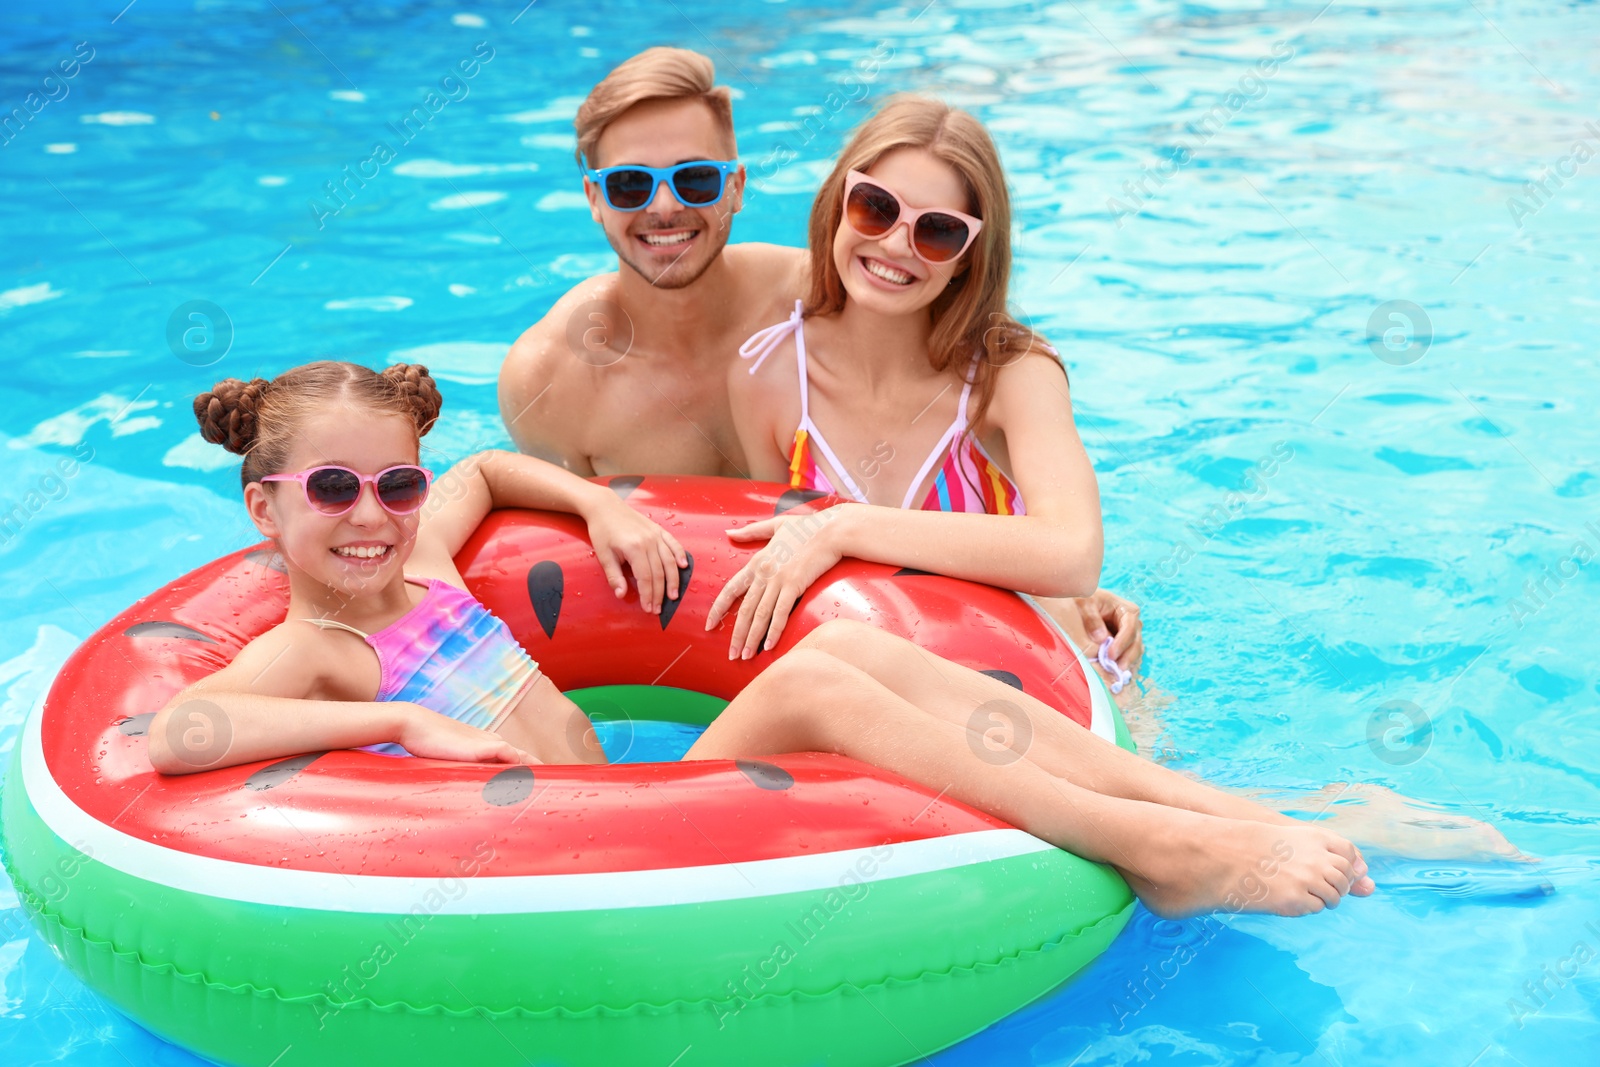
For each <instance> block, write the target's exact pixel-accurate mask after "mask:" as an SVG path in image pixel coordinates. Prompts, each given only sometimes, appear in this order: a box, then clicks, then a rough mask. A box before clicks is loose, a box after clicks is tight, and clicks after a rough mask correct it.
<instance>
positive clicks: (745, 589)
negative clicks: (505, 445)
mask: <svg viewBox="0 0 1600 1067" xmlns="http://www.w3.org/2000/svg"><path fill="white" fill-rule="evenodd" d="M1010 233H1011V211H1010V203H1009V199H1008V197H1007V195H1006V187H1005V177H1004V174H1003V172H1002V170H1001V166H1000V158H999V153H998V152H997V151H996V149H995V146H994V143H993V141H991V140H990V138H989V135H988V133H987V132H986V131H985V130H984V128H983V126H982V125H981V124H980V123H979V122H978V121H977V120H976V119H975V118H973V117H972V116H971V115H969V114H967V113H966V112H964V111H960V110H957V109H954V108H951V107H949V106H947V105H945V104H943V103H941V102H939V101H937V100H933V99H929V98H926V97H919V96H914V95H909V94H902V95H898V96H895V97H893V98H892V99H890V100H889V101H888V103H886V104H885V105H884V107H883V108H882V109H881V110H880V111H878V112H877V113H876V114H875V115H873V116H872V117H871V118H869V119H868V120H867V121H866V122H865V123H864V124H863V125H862V126H861V128H860V129H859V130H858V131H857V132H856V134H855V136H854V137H852V138H851V140H850V143H849V144H848V145H846V146H845V148H844V151H843V152H842V153H841V154H840V157H839V160H838V162H837V163H836V164H835V165H834V168H833V170H832V172H831V173H830V174H829V176H828V177H827V179H825V180H824V181H823V183H822V187H821V189H820V191H819V192H818V194H817V198H816V200H815V202H814V203H813V205H812V210H811V220H810V228H809V246H810V255H811V262H810V272H809V274H810V292H809V293H808V294H807V298H806V299H805V300H804V301H797V302H796V306H795V312H794V314H793V315H791V316H790V317H789V318H788V319H787V320H785V321H784V322H781V323H777V324H775V325H773V326H771V327H768V328H767V329H765V330H762V331H760V332H759V333H757V334H755V335H754V336H753V337H751V338H750V339H749V340H748V341H747V342H746V343H745V345H744V346H743V347H742V348H741V349H740V354H741V355H742V356H745V357H746V358H747V359H749V360H751V361H752V363H751V365H750V366H749V367H748V368H747V367H745V366H743V365H742V364H737V365H735V366H734V367H733V368H732V369H731V371H730V373H729V383H728V386H729V392H730V396H731V400H732V408H733V412H734V417H735V422H736V424H737V427H738V430H739V435H740V440H741V443H742V445H743V448H744V453H745V456H746V457H747V459H748V461H749V463H750V467H751V473H752V475H753V476H754V477H756V478H760V479H765V480H771V481H781V482H787V483H788V484H789V485H790V486H792V487H794V488H796V489H804V490H814V491H820V492H822V493H826V494H830V495H834V496H836V497H843V498H845V502H843V503H836V504H834V506H832V507H828V508H826V509H824V510H822V511H820V512H818V513H816V514H815V515H810V514H804V513H803V512H802V510H801V509H795V510H794V511H791V512H788V513H786V514H785V515H783V516H779V517H776V518H772V519H767V520H763V521H760V522H755V523H751V524H750V525H748V526H745V527H743V528H742V529H738V530H730V531H729V536H730V537H732V538H734V539H735V540H739V541H759V540H763V539H770V540H769V542H768V544H767V545H766V547H764V548H763V549H762V550H761V551H760V552H758V553H757V554H756V555H755V556H754V557H753V558H752V559H751V560H750V561H749V563H748V564H746V566H745V567H744V568H743V569H741V570H740V571H739V572H738V573H736V574H735V575H734V577H733V578H732V579H730V580H729V582H728V584H727V585H726V586H725V587H724V588H723V589H722V591H721V592H720V593H719V594H718V596H717V599H716V601H715V602H714V603H713V605H712V608H711V611H710V613H709V615H708V617H707V620H706V628H707V629H708V630H709V629H712V628H714V627H716V626H717V625H718V624H719V623H720V622H721V621H722V619H723V618H724V617H726V615H727V613H728V612H729V611H730V610H731V609H732V608H733V605H734V604H735V603H736V602H740V601H741V598H742V602H740V603H739V608H738V613H737V616H736V617H735V620H734V625H733V628H732V638H731V643H730V646H729V658H734V657H736V656H737V657H743V658H746V659H748V658H750V657H751V656H753V655H754V654H755V653H756V652H757V651H759V650H762V649H771V648H773V647H774V646H775V645H776V644H777V642H778V640H779V637H780V635H781V634H782V633H783V630H784V627H785V625H786V624H787V622H788V618H789V613H790V611H791V609H792V608H793V606H794V604H795V602H796V600H798V598H799V597H800V596H801V594H803V593H804V592H805V591H806V589H807V588H808V587H809V586H810V585H811V584H812V583H813V582H815V581H816V580H817V579H818V578H819V577H820V576H821V575H822V574H823V573H824V572H826V571H827V570H828V569H829V568H830V567H832V566H833V565H834V564H835V563H837V562H839V560H840V559H842V558H844V557H846V556H849V557H853V558H856V559H864V560H871V561H874V562H878V563H885V564H889V565H891V566H899V567H914V568H917V569H919V570H926V571H933V572H935V573H939V574H947V575H950V576H952V577H956V578H965V579H968V580H971V581H977V582H986V583H989V584H991V585H997V586H1000V587H1002V588H1006V589H1015V590H1018V591H1019V592H1022V593H1028V594H1033V595H1034V596H1036V597H1038V598H1040V600H1041V603H1042V606H1044V607H1045V608H1046V609H1047V610H1048V611H1049V612H1050V613H1051V615H1052V616H1054V617H1055V618H1056V619H1057V621H1058V622H1060V623H1062V625H1063V627H1064V628H1065V629H1066V630H1067V631H1068V633H1069V634H1071V635H1072V636H1073V637H1074V639H1075V640H1077V642H1078V643H1079V646H1080V647H1083V645H1084V643H1085V635H1084V627H1083V624H1082V621H1081V620H1082V619H1083V618H1084V613H1083V612H1081V610H1080V608H1079V607H1078V606H1077V605H1076V604H1074V603H1073V602H1070V601H1061V600H1058V599H1055V598H1064V597H1086V596H1089V595H1091V593H1095V590H1096V586H1097V584H1098V582H1099V576H1100V564H1101V553H1102V533H1101V525H1100V498H1099V492H1098V490H1097V488H1096V485H1095V477H1094V471H1093V468H1092V467H1091V465H1090V463H1089V458H1088V455H1087V453H1086V452H1085V450H1084V447H1083V442H1082V440H1081V439H1080V438H1079V436H1078V432H1077V429H1076V427H1075V426H1074V424H1073V418H1072V398H1071V391H1070V389H1069V386H1068V382H1067V375H1066V372H1065V370H1064V369H1063V367H1062V364H1061V362H1060V360H1059V359H1058V358H1057V354H1056V352H1055V350H1054V349H1053V348H1051V347H1050V346H1049V344H1047V343H1046V342H1045V341H1044V340H1043V339H1042V338H1041V337H1039V336H1038V335H1037V334H1036V333H1034V332H1033V331H1032V330H1030V329H1028V328H1027V327H1025V326H1023V325H1022V324H1020V323H1018V322H1017V321H1016V320H1015V319H1014V318H1012V317H1011V315H1010V314H1009V313H1008V312H1007V311H1006V290H1007V282H1008V278H1009V275H1010V271H1011V245H1010ZM940 512H945V513H947V514H939V513H940ZM1095 595H1096V597H1098V598H1103V597H1105V596H1106V594H1104V593H1095ZM1124 603H1125V602H1124ZM1127 609H1131V610H1134V611H1137V609H1136V608H1134V607H1133V605H1131V604H1128V605H1126V609H1123V608H1119V609H1118V610H1127ZM1123 629H1124V632H1127V631H1128V630H1129V629H1130V628H1127V627H1124V628H1123ZM1133 629H1136V628H1133ZM1095 636H1096V637H1099V636H1100V635H1098V634H1096V635H1095ZM1114 651H1115V652H1116V653H1117V654H1118V655H1119V656H1121V657H1122V660H1123V662H1124V663H1126V662H1127V661H1128V660H1129V659H1132V660H1133V662H1134V663H1135V664H1136V663H1137V659H1136V656H1137V653H1138V652H1139V651H1140V650H1139V649H1132V650H1127V651H1131V652H1132V653H1133V655H1131V656H1130V655H1125V654H1124V652H1125V650H1124V649H1123V648H1121V647H1116V648H1114ZM1151 729H1152V727H1151V725H1150V724H1148V723H1146V724H1145V727H1144V729H1142V730H1141V733H1142V734H1144V735H1145V738H1146V739H1148V735H1149V734H1150V732H1151ZM1325 794H1326V795H1327V797H1328V798H1329V799H1328V800H1327V801H1325V802H1324V803H1323V805H1322V808H1323V809H1326V807H1327V804H1328V803H1331V801H1332V799H1335V798H1345V799H1346V800H1350V799H1357V798H1359V799H1360V800H1361V801H1362V802H1363V804H1364V805H1365V811H1364V812H1360V813H1358V812H1357V811H1355V810H1352V809H1349V808H1341V809H1340V810H1339V811H1338V813H1337V814H1338V817H1340V818H1342V819H1343V820H1344V821H1345V822H1349V823H1352V824H1354V825H1356V826H1359V827H1360V829H1361V831H1363V832H1365V833H1366V834H1368V835H1369V836H1368V837H1367V839H1368V840H1381V841H1383V843H1384V844H1386V845H1388V846H1389V847H1392V848H1395V849H1397V850H1399V851H1404V852H1406V853H1408V854H1411V855H1414V856H1419V857H1420V856H1432V857H1454V856H1462V855H1478V854H1491V855H1520V853H1518V852H1517V850H1516V849H1515V848H1514V847H1513V846H1512V845H1511V844H1510V843H1509V842H1508V841H1506V840H1505V838H1504V837H1503V836H1501V835H1500V834H1499V832H1498V831H1496V830H1494V829H1493V828H1492V827H1489V826H1487V825H1486V824H1484V823H1481V822H1479V821H1477V820H1474V819H1468V818H1464V817H1459V816H1451V815H1449V814H1447V813H1443V812H1439V811H1437V810H1435V809H1429V808H1424V807H1422V805H1419V804H1418V803H1417V802H1415V801H1411V800H1408V799H1407V798H1404V797H1401V796H1399V795H1398V794H1396V793H1393V792H1392V791H1390V790H1387V789H1384V788H1382V787H1378V786H1371V785H1354V786H1351V785H1343V786H1332V787H1329V790H1327V791H1325ZM1419 812H1420V813H1421V814H1422V815H1423V817H1422V818H1419V817H1418V816H1419Z"/></svg>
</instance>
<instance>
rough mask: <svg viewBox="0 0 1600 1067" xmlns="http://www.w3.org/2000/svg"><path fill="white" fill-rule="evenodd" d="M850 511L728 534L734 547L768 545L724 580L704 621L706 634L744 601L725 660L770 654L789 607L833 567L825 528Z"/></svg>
mask: <svg viewBox="0 0 1600 1067" xmlns="http://www.w3.org/2000/svg"><path fill="white" fill-rule="evenodd" d="M851 506H852V505H850V504H839V505H836V506H834V507H831V508H826V509H824V510H822V511H819V512H815V513H812V514H809V515H780V516H778V517H776V518H771V519H762V520H760V521H759V522H753V523H751V524H750V525H748V526H744V527H741V528H739V529H737V530H729V531H728V536H729V537H730V538H732V539H733V540H735V541H760V540H764V539H770V540H768V543H767V546H766V547H765V548H763V549H762V550H761V551H759V552H757V553H756V554H755V555H754V556H752V557H751V558H750V560H749V562H747V563H746V564H745V565H744V566H743V567H741V568H740V569H739V573H737V574H735V575H734V576H733V577H732V578H730V579H728V584H727V585H725V586H723V587H722V592H720V593H718V594H717V599H716V600H715V601H713V602H712V605H711V612H710V614H708V615H707V616H706V629H707V630H711V629H715V628H716V626H717V624H718V623H719V622H721V621H722V617H723V616H724V615H726V614H727V612H728V609H729V608H731V607H732V606H733V602H734V601H735V600H738V599H739V598H740V597H744V603H743V604H741V605H740V606H739V615H738V618H737V619H735V620H734V625H733V640H732V642H731V643H730V644H729V645H728V658H729V659H749V658H750V657H751V656H753V655H755V654H756V650H757V649H758V648H768V649H770V648H772V647H773V646H774V645H776V644H777V643H778V638H779V637H781V636H782V635H783V628H784V627H785V626H786V625H788V623H789V612H790V611H792V610H793V609H794V605H795V601H797V600H799V599H800V596H801V594H802V593H804V592H805V591H806V590H807V589H809V588H810V587H811V583H812V582H815V581H816V580H817V579H818V578H820V577H822V575H823V573H824V572H826V571H827V570H828V568H829V567H832V566H833V565H834V564H835V563H838V562H839V560H840V558H841V557H840V553H839V550H838V548H837V547H836V546H835V543H834V539H833V538H832V537H831V536H829V534H828V528H829V527H830V526H831V525H832V524H833V523H834V522H835V521H836V520H837V519H838V517H839V516H840V515H841V514H842V513H843V512H844V510H845V509H847V508H849V507H851ZM763 638H765V642H763V640H762V639H763Z"/></svg>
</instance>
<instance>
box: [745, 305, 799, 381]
mask: <svg viewBox="0 0 1600 1067" xmlns="http://www.w3.org/2000/svg"><path fill="white" fill-rule="evenodd" d="M803 307H805V302H804V301H801V300H796V301H795V302H794V314H793V315H790V316H789V317H788V318H786V319H784V320H783V321H782V322H777V323H773V324H772V325H771V326H768V327H765V328H764V329H760V330H757V331H756V332H755V333H753V334H751V335H750V337H749V338H748V339H747V340H746V341H745V343H744V344H742V345H740V346H739V358H740V359H754V360H755V362H754V363H752V364H751V365H750V373H751V374H754V373H755V372H756V371H758V370H760V369H761V364H762V363H764V362H766V359H767V357H768V356H769V355H771V354H772V350H773V349H775V348H777V347H778V345H779V343H781V342H782V341H783V339H784V338H785V337H787V336H788V335H789V334H790V333H791V332H796V331H798V330H799V329H800V321H801V309H802V308H803ZM799 343H800V342H799V341H798V340H797V341H796V342H795V344H796V345H798V344H799ZM801 358H802V359H804V358H805V357H804V356H802V357H801ZM802 373H803V372H802Z"/></svg>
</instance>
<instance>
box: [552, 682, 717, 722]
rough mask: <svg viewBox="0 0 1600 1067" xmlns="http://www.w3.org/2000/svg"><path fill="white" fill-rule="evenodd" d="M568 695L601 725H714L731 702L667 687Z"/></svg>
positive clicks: (606, 689) (609, 688) (606, 688)
mask: <svg viewBox="0 0 1600 1067" xmlns="http://www.w3.org/2000/svg"><path fill="white" fill-rule="evenodd" d="M566 695H567V696H568V697H570V698H571V699H572V702H573V703H574V704H576V705H578V707H580V708H582V709H583V712H584V714H585V715H588V716H589V718H591V719H595V720H597V721H600V722H610V721H615V720H617V719H649V720H653V721H657V722H681V723H685V724H687V725H689V726H710V725H711V720H713V719H715V718H716V717H717V716H718V715H720V714H721V713H722V709H723V708H725V707H727V706H728V702H727V701H726V700H723V699H722V698H721V697H714V696H712V695H710V694H709V693H700V692H696V691H695V690H693V689H677V688H674V687H672V686H666V685H595V686H590V687H588V688H587V689H569V690H567V691H566Z"/></svg>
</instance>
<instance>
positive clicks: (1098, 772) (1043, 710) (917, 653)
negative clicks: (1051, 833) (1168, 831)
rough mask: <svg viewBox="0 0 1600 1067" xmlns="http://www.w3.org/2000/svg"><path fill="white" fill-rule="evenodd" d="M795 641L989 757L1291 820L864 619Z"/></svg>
mask: <svg viewBox="0 0 1600 1067" xmlns="http://www.w3.org/2000/svg"><path fill="white" fill-rule="evenodd" d="M798 647H800V648H814V649H818V650H821V651H824V652H827V653H829V654H830V655H833V656H837V657H838V658H839V659H842V660H844V661H845V662H846V663H849V664H850V665H851V666H854V667H856V668H857V669H859V670H861V671H864V672H865V673H867V674H869V675H871V676H872V677H873V678H875V679H877V680H878V681H879V682H880V683H882V684H883V685H884V686H885V687H886V688H888V689H889V690H891V691H892V692H894V693H895V694H896V695H897V696H899V697H900V698H902V699H903V700H905V701H906V702H907V703H910V704H914V705H916V706H917V707H918V708H921V709H922V710H923V711H925V712H927V713H928V714H930V715H934V716H937V717H939V718H941V719H944V720H945V721H946V722H950V723H954V724H956V725H958V726H963V727H966V728H968V729H971V730H975V731H977V732H979V733H982V734H984V736H985V738H986V740H987V742H988V744H989V751H991V752H992V753H993V759H994V760H995V761H997V762H1009V761H1010V760H1011V759H1013V758H1014V756H1015V755H1022V756H1026V757H1027V758H1028V759H1029V760H1031V761H1032V762H1033V763H1035V764H1037V765H1038V766H1039V767H1041V768H1042V769H1044V770H1045V771H1048V772H1049V773H1051V774H1053V775H1056V776H1057V777H1059V778H1065V779H1066V780H1068V781H1070V782H1074V783H1076V784H1078V785H1080V786H1082V787H1083V788H1085V789H1089V790H1092V791H1094V792H1096V793H1104V794H1106V795H1107V796H1115V797H1123V798H1124V799H1127V800H1143V801H1147V802H1149V803H1152V804H1165V805H1167V806H1169V807H1174V808H1187V809H1188V810H1190V811H1197V812H1202V813H1204V814H1207V815H1216V816H1220V817H1223V818H1229V819H1253V820H1255V821H1257V822H1265V823H1273V824H1277V825H1289V824H1292V823H1297V822H1298V821H1299V820H1296V819H1292V818H1290V817H1289V816H1287V815H1283V814H1280V813H1279V812H1275V811H1273V810H1271V809H1270V808H1265V807H1262V806H1261V805H1260V804H1257V803H1255V802H1253V801H1250V800H1246V799H1244V798H1243V797H1237V796H1233V795H1232V794H1229V793H1225V792H1223V791H1222V790H1220V789H1215V788H1213V787H1211V786H1208V785H1205V784H1204V783H1201V782H1197V781H1195V780H1194V779H1192V778H1188V777H1185V776H1184V775H1181V774H1178V773H1177V772H1175V771H1170V770H1168V769H1166V768H1165V767H1162V766H1161V765H1159V764H1157V763H1152V762H1151V761H1149V760H1147V759H1143V758H1141V757H1139V756H1137V755H1135V754H1134V753H1132V752H1128V751H1127V750H1125V749H1122V748H1118V747H1117V746H1116V745H1113V744H1109V743H1107V742H1106V741H1104V740H1102V739H1100V738H1098V737H1095V736H1094V735H1093V734H1091V733H1090V732H1089V731H1088V730H1086V729H1084V728H1083V727H1082V726H1079V725H1078V724H1077V723H1075V722H1073V721H1072V720H1071V719H1069V718H1067V717H1066V716H1065V715H1063V714H1061V713H1060V712H1059V711H1056V710H1055V709H1054V708H1052V707H1050V706H1049V705H1047V704H1045V703H1044V702H1043V701H1041V700H1039V699H1038V698H1036V697H1033V696H1030V695H1028V694H1027V693H1024V692H1022V691H1021V690H1018V689H1016V688H1013V687H1012V686H1009V685H1007V684H1006V683H1004V682H1001V681H998V680H996V679H994V678H991V677H989V676H988V675H986V674H982V673H979V672H978V671H975V670H972V669H971V668H970V667H963V666H961V665H960V664H959V663H952V662H950V661H949V660H947V659H944V658H942V657H940V656H936V655H934V654H933V653H931V652H927V651H925V650H923V649H921V648H918V647H917V646H916V645H914V644H912V643H911V642H910V641H907V640H905V639H904V638H901V637H896V636H895V635H894V634H890V633H885V632H884V631H882V630H878V629H875V628H873V627H871V626H868V625H866V624H865V623H859V622H849V621H845V620H834V621H831V622H826V623H823V624H822V625H821V626H819V627H818V628H817V629H815V630H813V631H812V632H811V633H810V634H808V635H807V636H806V637H805V639H804V640H802V641H801V642H800V644H799V646H798Z"/></svg>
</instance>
